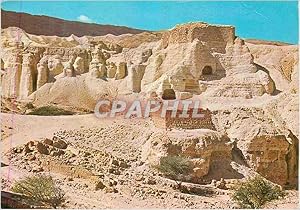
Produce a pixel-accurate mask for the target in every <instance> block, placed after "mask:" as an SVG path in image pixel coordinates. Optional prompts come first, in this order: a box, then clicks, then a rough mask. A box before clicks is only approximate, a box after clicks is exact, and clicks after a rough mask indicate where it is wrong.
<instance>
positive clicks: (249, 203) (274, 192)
mask: <svg viewBox="0 0 300 210" xmlns="http://www.w3.org/2000/svg"><path fill="white" fill-rule="evenodd" d="M283 196H284V192H283V191H282V190H281V188H280V187H279V186H276V185H274V184H272V183H270V182H268V181H266V180H264V179H263V178H262V177H260V176H256V177H254V178H252V179H248V180H247V181H246V182H243V183H239V184H237V185H236V186H235V187H234V193H233V195H232V199H233V200H234V201H236V202H237V203H238V204H239V206H240V207H241V208H244V209H257V208H261V207H262V206H263V205H264V204H265V203H267V202H269V201H271V200H275V199H278V198H280V197H283Z"/></svg>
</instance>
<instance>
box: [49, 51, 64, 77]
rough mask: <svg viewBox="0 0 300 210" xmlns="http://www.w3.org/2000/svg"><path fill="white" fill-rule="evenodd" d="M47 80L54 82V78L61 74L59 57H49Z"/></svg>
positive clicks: (62, 68) (61, 68)
mask: <svg viewBox="0 0 300 210" xmlns="http://www.w3.org/2000/svg"><path fill="white" fill-rule="evenodd" d="M48 69H49V79H50V80H51V81H53V80H54V77H55V76H57V75H59V74H61V73H62V72H63V70H64V66H63V64H62V62H61V59H60V56H59V55H55V56H51V57H50V58H49V60H48Z"/></svg>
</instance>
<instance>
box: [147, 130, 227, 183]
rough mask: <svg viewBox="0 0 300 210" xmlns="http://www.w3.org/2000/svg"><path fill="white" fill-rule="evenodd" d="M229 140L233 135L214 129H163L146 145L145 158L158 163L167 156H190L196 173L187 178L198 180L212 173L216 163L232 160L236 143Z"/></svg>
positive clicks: (148, 162) (148, 161)
mask: <svg viewBox="0 0 300 210" xmlns="http://www.w3.org/2000/svg"><path fill="white" fill-rule="evenodd" d="M228 142H229V138H227V137H226V136H222V135H221V134H220V133H218V132H215V131H211V130H201V129H197V130H187V131H178V130H172V131H169V132H163V131H160V132H156V133H154V134H153V135H151V137H150V139H149V140H148V141H147V142H146V143H145V144H144V146H143V148H142V160H143V161H145V162H146V163H147V164H149V165H158V164H159V160H160V158H161V157H164V156H174V155H182V156H184V157H188V158H189V159H190V161H191V163H192V164H193V172H192V173H191V174H190V175H189V176H187V177H191V180H194V181H195V182H197V180H198V179H199V178H202V177H204V176H206V175H208V174H209V168H210V166H211V164H212V163H213V162H214V163H215V162H219V163H226V164H227V161H228V160H230V159H231V150H232V146H231V145H230V144H228ZM224 168H225V165H224ZM191 180H186V181H191Z"/></svg>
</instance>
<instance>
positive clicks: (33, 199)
mask: <svg viewBox="0 0 300 210" xmlns="http://www.w3.org/2000/svg"><path fill="white" fill-rule="evenodd" d="M11 190H12V191H13V192H16V193H20V194H23V195H25V196H26V200H27V202H28V203H32V204H34V205H42V206H51V207H53V208H56V207H58V206H59V205H60V204H62V203H63V202H64V197H65V193H64V192H63V191H62V189H61V188H59V187H58V186H57V185H56V183H55V181H54V180H53V178H52V177H51V176H46V175H36V176H28V177H25V178H24V179H22V180H19V181H17V182H15V183H14V185H13V186H12V189H11Z"/></svg>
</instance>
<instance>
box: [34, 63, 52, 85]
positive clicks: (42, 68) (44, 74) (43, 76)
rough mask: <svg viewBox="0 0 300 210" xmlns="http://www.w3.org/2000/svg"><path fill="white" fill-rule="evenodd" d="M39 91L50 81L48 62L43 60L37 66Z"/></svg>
mask: <svg viewBox="0 0 300 210" xmlns="http://www.w3.org/2000/svg"><path fill="white" fill-rule="evenodd" d="M37 71H38V72H37V85H36V86H37V87H36V88H37V89H39V88H40V87H42V86H43V85H44V84H46V83H47V82H48V79H49V69H48V64H47V60H45V59H43V58H42V59H41V60H40V62H39V63H38V65H37Z"/></svg>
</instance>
